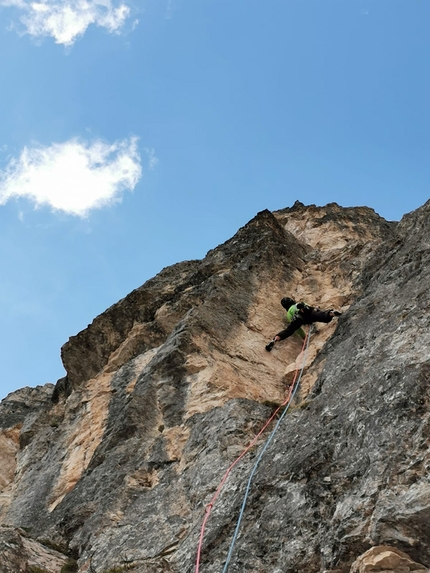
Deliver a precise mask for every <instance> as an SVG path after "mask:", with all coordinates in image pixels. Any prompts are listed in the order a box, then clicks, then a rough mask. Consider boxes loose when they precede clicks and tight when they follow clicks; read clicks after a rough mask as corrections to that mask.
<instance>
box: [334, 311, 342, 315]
mask: <svg viewBox="0 0 430 573" xmlns="http://www.w3.org/2000/svg"><path fill="white" fill-rule="evenodd" d="M333 314H334V315H335V316H342V313H341V312H338V311H337V310H334V311H333Z"/></svg>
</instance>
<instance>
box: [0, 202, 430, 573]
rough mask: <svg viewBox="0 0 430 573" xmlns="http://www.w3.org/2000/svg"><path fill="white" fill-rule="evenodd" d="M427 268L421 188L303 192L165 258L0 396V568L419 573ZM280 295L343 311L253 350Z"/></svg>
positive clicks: (279, 325) (16, 571)
mask: <svg viewBox="0 0 430 573" xmlns="http://www.w3.org/2000/svg"><path fill="white" fill-rule="evenodd" d="M429 285H430V201H429V202H427V203H426V204H425V205H423V206H422V207H421V208H419V209H417V210H416V211H414V212H412V213H409V214H407V215H405V216H404V217H403V219H402V220H401V221H400V222H387V221H385V220H384V219H383V218H381V217H380V216H378V215H377V214H376V213H375V212H374V211H373V210H372V209H369V208H366V207H353V208H342V207H340V206H338V205H337V204H335V203H331V204H328V205H326V206H324V207H316V206H315V205H311V206H305V205H303V204H302V203H299V202H296V203H295V204H294V205H293V207H291V208H286V209H283V210H280V211H276V212H273V213H272V212H269V211H263V212H261V213H258V215H256V217H255V218H254V219H252V220H251V221H250V222H249V223H248V224H247V225H245V226H244V227H243V228H241V229H240V230H239V231H238V232H237V233H236V235H235V236H234V237H233V238H232V239H230V240H229V241H227V242H226V243H224V244H222V245H220V246H219V247H217V248H215V249H213V250H212V251H209V252H208V254H207V256H206V257H205V258H204V259H203V260H193V261H185V262H181V263H178V264H176V265H173V266H171V267H169V268H166V269H164V270H162V271H161V272H160V273H159V274H158V275H157V276H155V277H154V278H152V279H151V280H149V281H147V282H146V283H145V284H144V285H143V286H141V287H140V288H137V289H136V290H134V291H133V292H131V293H130V294H129V295H127V296H126V297H125V298H124V299H122V300H120V301H119V302H118V303H116V304H114V305H113V306H112V307H110V308H108V309H107V310H106V311H105V312H104V313H103V314H101V315H100V316H98V317H96V318H95V319H94V320H93V322H92V323H91V324H90V325H89V326H88V327H87V328H86V329H85V330H83V331H82V332H80V333H79V334H77V335H76V336H72V337H71V338H70V339H69V341H68V342H67V343H66V344H65V345H64V346H63V348H62V349H61V355H62V360H63V364H64V367H65V370H66V372H67V375H66V376H65V377H64V378H62V379H61V380H59V381H58V382H57V384H56V385H55V386H54V385H49V384H47V385H44V386H37V387H35V388H23V389H21V390H18V391H17V392H14V393H12V394H10V395H9V396H7V397H6V398H5V399H4V400H3V401H2V402H1V404H0V516H1V521H0V571H1V572H2V573H41V572H42V573H60V572H62V573H67V572H69V573H70V572H73V571H75V572H78V571H79V573H84V572H88V573H91V572H92V573H108V572H109V573H120V572H123V571H124V572H125V571H130V572H132V573H161V572H170V573H193V572H196V573H199V572H200V573H221V572H222V573H226V572H227V571H229V572H230V573H239V572H240V573H245V572H248V573H317V572H318V573H370V572H380V573H383V572H385V573H412V572H421V571H429V567H430V478H429V475H430V474H429V470H430V350H429V349H430V290H429ZM284 296H289V297H292V298H294V299H295V300H297V301H302V300H303V301H305V302H307V303H308V304H311V305H313V306H318V307H320V308H321V309H336V310H339V311H340V312H342V315H341V316H340V317H339V318H335V319H333V320H332V322H330V323H329V324H322V323H317V324H315V325H314V326H313V327H312V328H311V329H309V328H308V327H306V329H307V330H308V331H309V330H310V332H309V337H308V339H307V342H308V347H307V348H306V346H304V345H303V343H302V340H301V338H300V337H299V336H298V335H294V336H292V337H291V338H288V339H287V340H285V341H282V342H279V343H277V344H276V345H275V347H274V348H273V350H272V352H266V351H265V345H266V344H267V342H268V341H269V340H270V339H272V338H273V336H274V335H275V334H276V333H277V332H279V331H280V330H282V329H283V328H285V311H284V309H283V308H282V307H281V305H280V300H281V298H282V297H284ZM297 373H299V374H300V384H299V386H292V383H293V381H294V378H295V376H296V374H297ZM36 382H37V381H36ZM292 388H295V389H296V393H295V395H294V398H293V399H292V401H291V402H290V403H289V406H288V410H285V409H284V408H285V406H281V409H278V406H279V405H282V404H285V402H286V399H287V397H288V395H289V392H290V389H292ZM274 413H275V415H274V417H273V420H272V421H271V422H270V424H269V425H268V427H267V428H266V430H265V431H264V432H262V433H261V434H259V432H260V430H261V429H262V428H263V427H264V425H265V424H266V422H267V420H269V419H270V417H271V416H272V415H273V414H274ZM275 430H276V432H275V433H273V432H274V431H275ZM258 434H259V435H258ZM257 435H258V437H257V438H256V436H257ZM269 436H270V441H269V442H268V441H267V440H268V439H269ZM254 438H256V440H254ZM253 440H254V442H256V443H254V445H253V446H252V447H251V448H250V449H249V450H248V451H247V452H246V453H245V454H244V455H242V456H241V454H242V453H243V451H244V449H245V448H246V447H247V446H248V445H249V444H250V443H251V442H252V441H253ZM240 456H241V457H240ZM239 457H240V459H238V458H239ZM232 464H233V465H232ZM228 468H230V470H231V471H230V473H229V474H228V477H225V476H226V471H227V470H228ZM217 488H218V494H217V495H216V500H215V501H214V495H215V493H216V492H217Z"/></svg>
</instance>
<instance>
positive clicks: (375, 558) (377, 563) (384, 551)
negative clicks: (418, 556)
mask: <svg viewBox="0 0 430 573" xmlns="http://www.w3.org/2000/svg"><path fill="white" fill-rule="evenodd" d="M418 571H428V569H427V567H424V565H420V564H419V563H415V562H414V561H412V559H410V558H409V556H408V555H406V553H403V552H402V551H399V550H398V549H394V547H386V546H378V547H372V549H369V551H366V553H364V554H363V555H361V556H360V557H359V558H358V559H357V561H355V562H354V563H353V565H352V567H351V573H377V572H379V573H392V572H395V573H415V572H418Z"/></svg>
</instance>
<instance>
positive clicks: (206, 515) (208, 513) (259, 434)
mask: <svg viewBox="0 0 430 573" xmlns="http://www.w3.org/2000/svg"><path fill="white" fill-rule="evenodd" d="M308 336H309V335H308ZM306 340H307V337H305V339H304V340H303V346H302V349H301V351H300V353H301V352H303V350H304V348H305V345H306ZM299 370H300V368H299V367H297V368H296V371H295V374H294V378H293V382H292V384H291V385H290V388H289V391H288V396H287V398H286V399H285V400H284V402H283V403H282V404H280V405H279V406H278V407H277V408H276V410H275V411H274V412H273V414H272V415H271V416H270V418H269V419H268V420H267V422H266V423H265V424H264V426H263V427H262V428H261V430H260V431H259V432H258V434H257V435H256V436H255V437H254V438H253V440H252V441H251V443H250V444H249V445H248V446H247V447H246V448H245V449H244V450H243V452H242V453H241V454H240V456H239V457H238V458H237V459H236V460H235V461H234V462H233V463H232V464H231V465H230V467H229V468H228V469H227V471H226V472H225V474H224V476H223V478H222V480H221V482H220V484H219V486H218V488H217V490H216V491H215V493H214V495H213V497H212V499H211V500H210V502H209V503H208V504H207V506H206V513H205V516H204V518H203V522H202V526H201V529H200V537H199V544H198V548H197V558H196V568H195V573H199V571H200V557H201V552H202V546H203V537H204V534H205V529H206V523H207V521H208V519H209V515H210V514H211V511H212V508H213V506H214V504H215V501H216V500H217V498H218V496H219V494H220V493H221V490H222V488H223V486H224V484H225V482H226V481H227V478H228V476H229V475H230V473H231V471H232V470H233V468H234V466H235V465H236V464H238V463H239V462H240V460H241V459H242V458H243V456H244V455H245V454H246V453H247V452H249V450H250V449H251V448H252V446H253V445H254V444H255V443H256V441H257V440H258V438H259V437H260V436H261V434H262V433H263V432H264V430H265V429H266V428H267V426H268V425H269V424H270V422H271V421H272V420H273V418H274V417H275V416H276V414H277V413H278V412H279V410H280V409H281V408H283V407H284V406H286V405H287V404H288V402H289V401H290V399H291V395H292V392H293V390H294V385H295V383H296V380H297V376H298V373H299Z"/></svg>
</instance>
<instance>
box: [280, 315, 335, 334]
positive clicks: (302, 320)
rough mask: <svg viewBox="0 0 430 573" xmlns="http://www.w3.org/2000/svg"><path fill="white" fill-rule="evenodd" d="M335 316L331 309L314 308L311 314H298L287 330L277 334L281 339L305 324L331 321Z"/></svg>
mask: <svg viewBox="0 0 430 573" xmlns="http://www.w3.org/2000/svg"><path fill="white" fill-rule="evenodd" d="M332 320H333V317H332V316H330V311H329V310H313V311H312V312H311V313H310V315H309V316H307V317H301V316H298V317H296V318H295V319H294V320H292V321H291V322H290V324H289V325H288V326H287V328H286V329H285V330H281V332H278V334H277V335H276V336H279V338H280V339H281V340H284V339H285V338H288V337H289V336H291V335H292V334H294V333H295V332H296V330H298V329H299V328H300V327H301V326H303V325H304V324H312V323H313V322H331V321H332Z"/></svg>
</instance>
